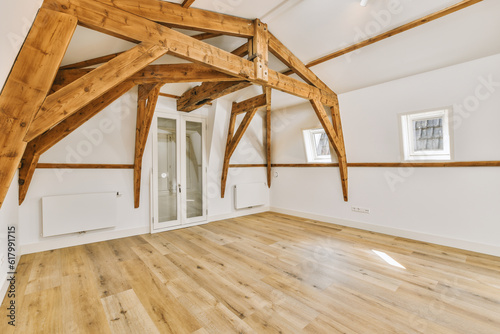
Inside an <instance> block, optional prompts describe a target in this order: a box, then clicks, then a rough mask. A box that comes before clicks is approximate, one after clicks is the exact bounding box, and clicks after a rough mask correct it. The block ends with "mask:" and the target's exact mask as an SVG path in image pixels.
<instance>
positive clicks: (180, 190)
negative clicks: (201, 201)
mask: <svg viewBox="0 0 500 334" xmlns="http://www.w3.org/2000/svg"><path fill="white" fill-rule="evenodd" d="M181 192H182V189H181V185H180V184H179V194H180V193H181Z"/></svg>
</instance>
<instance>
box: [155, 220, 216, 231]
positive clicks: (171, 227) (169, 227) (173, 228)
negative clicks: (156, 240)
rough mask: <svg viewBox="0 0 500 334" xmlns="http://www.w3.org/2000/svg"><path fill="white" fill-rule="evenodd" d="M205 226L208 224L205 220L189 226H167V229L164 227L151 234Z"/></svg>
mask: <svg viewBox="0 0 500 334" xmlns="http://www.w3.org/2000/svg"><path fill="white" fill-rule="evenodd" d="M205 224H208V220H205V221H202V222H195V223H190V224H182V225H176V226H168V227H164V228H160V229H156V230H152V231H151V234H156V233H161V232H167V231H173V230H180V229H182V228H186V227H193V226H198V225H205Z"/></svg>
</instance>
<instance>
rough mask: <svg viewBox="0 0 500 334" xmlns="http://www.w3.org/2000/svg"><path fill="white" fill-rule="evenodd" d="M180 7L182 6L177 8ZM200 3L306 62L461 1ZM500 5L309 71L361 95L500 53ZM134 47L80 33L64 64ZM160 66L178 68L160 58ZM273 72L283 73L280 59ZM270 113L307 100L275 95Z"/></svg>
mask: <svg viewBox="0 0 500 334" xmlns="http://www.w3.org/2000/svg"><path fill="white" fill-rule="evenodd" d="M172 2H177V3H180V2H182V1H181V0H178V1H172ZM359 2H360V1H359V0H335V1H325V0H307V1H306V0H252V1H248V0H216V1H213V0H196V1H195V3H194V5H193V7H197V8H202V9H207V10H212V11H218V12H223V13H227V14H231V15H236V16H241V17H245V18H249V19H253V18H257V17H259V18H261V19H262V20H263V21H264V22H266V23H268V25H269V29H270V31H271V32H272V33H273V34H274V35H275V36H276V37H278V39H280V40H281V41H282V42H283V44H285V45H286V46H287V47H288V48H289V49H290V50H291V51H292V52H294V53H295V54H296V55H297V56H298V57H299V58H300V59H301V60H302V61H303V62H305V63H308V62H310V61H312V60H314V59H317V58H319V57H321V56H324V55H326V54H329V53H331V52H334V51H337V50H339V49H342V48H344V47H346V46H348V45H351V44H354V43H356V42H358V41H360V40H361V39H365V38H367V37H372V36H375V35H378V34H380V33H382V32H385V31H388V30H390V29H392V28H395V27H397V26H400V25H402V24H404V23H407V22H410V21H412V20H415V19H418V18H421V17H423V16H425V15H428V14H431V13H434V12H436V11H438V10H440V9H443V8H446V7H448V6H450V5H453V4H455V3H458V2H460V1H459V0H418V1H414V0H369V2H368V5H367V6H366V7H361V6H360V5H359ZM499 13H500V1H498V0H484V1H483V2H480V3H478V4H475V5H473V6H471V7H468V8H466V9H463V10H461V11H458V12H455V13H453V14H451V15H448V16H446V17H443V18H440V19H438V20H436V21H433V22H430V23H427V24H424V25H423V26H420V27H417V28H414V29H412V30H410V31H407V32H404V33H402V34H399V35H397V36H394V37H391V38H389V39H386V40H384V41H381V42H378V43H375V44H373V45H371V46H368V47H365V48H363V49H360V50H358V51H356V52H353V53H350V54H348V55H345V56H342V57H339V58H336V59H333V60H330V61H328V62H326V63H323V64H320V65H318V66H315V67H312V70H313V71H314V72H315V73H316V74H317V75H318V76H319V77H320V78H321V79H322V80H323V81H325V82H326V83H327V84H328V85H329V86H330V87H331V88H332V89H333V90H334V91H336V92H337V93H345V92H348V91H352V90H356V89H360V88H364V87H367V86H371V85H376V84H379V83H383V82H387V81H390V80H395V79H399V78H402V77H406V76H410V75H414V74H418V73H422V72H426V71H431V70H434V69H437V68H442V67H446V66H450V65H454V64H458V63H462V62H465V61H469V60H473V59H477V58H481V57H485V56H489V55H492V54H497V53H500V43H499V42H498V41H499V40H500V20H499V19H498V14H499ZM206 42H207V43H210V44H213V45H216V46H218V47H221V48H223V49H225V50H227V51H231V50H233V49H235V48H237V47H238V46H240V45H241V44H243V43H244V42H245V41H244V40H243V39H239V38H234V37H218V38H213V39H210V40H206ZM132 46H133V44H131V43H128V42H124V41H121V40H119V39H116V38H113V37H109V36H106V35H103V34H100V33H97V32H94V31H90V30H88V29H85V28H81V27H78V29H77V31H76V33H75V36H74V38H73V40H72V42H71V44H70V47H69V48H68V52H67V54H66V57H65V59H64V61H63V64H69V63H73V62H76V61H81V60H86V59H90V58H94V57H98V56H101V55H106V54H109V53H114V52H118V51H123V50H126V49H129V48H131V47H132ZM158 62H163V63H176V62H181V60H179V59H175V58H174V57H163V58H161V60H160V61H158ZM270 66H271V68H273V69H275V70H278V71H279V70H283V69H285V68H286V67H285V66H283V65H282V64H281V63H279V61H277V60H276V59H271V63H270ZM191 86H194V84H191V85H186V84H182V85H181V84H170V85H166V86H165V87H164V88H163V89H162V91H164V92H166V93H171V94H182V93H183V92H184V91H185V90H187V89H188V88H189V87H191ZM260 92H261V90H260V89H259V88H256V87H251V88H248V89H246V90H245V91H244V92H240V93H235V94H232V95H231V96H230V98H232V99H233V100H241V99H244V98H246V97H248V96H251V95H253V94H256V93H259V94H260ZM274 97H275V98H274V99H273V108H278V107H284V106H287V105H292V104H297V103H301V102H303V100H301V99H298V98H294V97H290V96H289V95H287V94H284V93H279V92H278V93H276V94H275V95H274Z"/></svg>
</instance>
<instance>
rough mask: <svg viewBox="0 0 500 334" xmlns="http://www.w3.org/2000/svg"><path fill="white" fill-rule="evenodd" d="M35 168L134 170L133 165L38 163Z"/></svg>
mask: <svg viewBox="0 0 500 334" xmlns="http://www.w3.org/2000/svg"><path fill="white" fill-rule="evenodd" d="M36 168H43V169H55V168H60V169H134V165H127V164H60V163H52V164H51V163H39V164H37V166H36Z"/></svg>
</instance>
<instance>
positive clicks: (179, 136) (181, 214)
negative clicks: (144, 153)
mask: <svg viewBox="0 0 500 334" xmlns="http://www.w3.org/2000/svg"><path fill="white" fill-rule="evenodd" d="M158 118H169V119H174V120H175V121H176V141H177V142H176V159H177V161H176V166H177V179H176V180H177V220H174V221H170V222H165V223H159V222H158V220H159V210H158V180H157V177H158V171H157V168H158ZM187 121H193V122H200V123H201V124H202V148H201V149H202V173H201V174H202V187H203V190H202V199H203V209H202V210H203V211H202V213H203V215H202V216H199V217H193V218H189V219H188V218H187V206H186V200H187V196H186V195H187V187H186V182H187V177H186V171H185V170H184V169H185V166H186V160H187V159H186V155H185V152H186V122H187ZM151 127H152V134H153V136H152V137H153V145H152V146H153V159H152V160H153V161H152V162H153V165H152V168H151V184H152V188H151V189H152V191H151V193H152V196H151V197H152V198H151V221H150V232H151V233H158V232H164V231H168V230H173V229H178V228H184V227H189V226H195V225H201V224H205V223H207V222H208V198H207V171H208V160H207V154H208V151H207V147H208V146H207V140H206V138H207V131H208V129H207V117H206V116H204V115H181V114H179V113H173V112H165V111H156V112H155V114H154V117H153V122H152V126H151ZM179 181H180V184H181V185H182V186H181V191H180V192H179ZM159 224H164V225H163V226H158V225H159Z"/></svg>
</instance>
